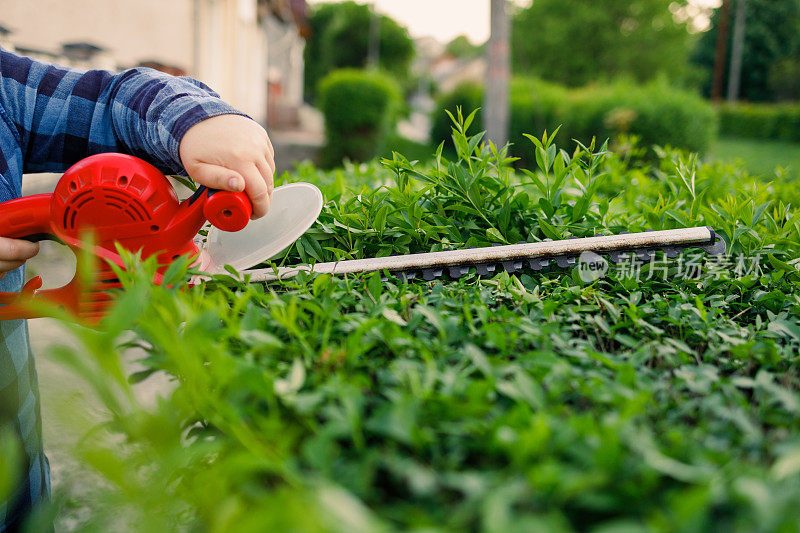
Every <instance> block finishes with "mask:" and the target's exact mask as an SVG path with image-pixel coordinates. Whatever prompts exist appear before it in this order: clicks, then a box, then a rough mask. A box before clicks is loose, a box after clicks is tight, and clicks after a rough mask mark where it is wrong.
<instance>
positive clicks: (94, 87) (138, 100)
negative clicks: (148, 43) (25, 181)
mask: <svg viewBox="0 0 800 533" xmlns="http://www.w3.org/2000/svg"><path fill="white" fill-rule="evenodd" d="M0 105H2V107H3V111H4V112H5V114H6V115H7V116H8V117H10V119H11V120H12V122H13V123H14V125H15V126H16V130H17V131H18V132H19V135H20V138H19V143H20V145H21V148H22V152H23V154H24V170H25V171H26V172H47V171H50V172H60V171H63V170H65V169H66V168H67V167H69V166H70V165H71V164H73V163H75V162H76V161H78V160H80V159H82V158H84V157H87V156H89V155H93V154H96V153H101V152H110V151H119V152H125V153H130V154H133V155H136V156H139V157H142V158H144V159H146V160H148V161H150V162H151V163H153V164H154V165H156V166H157V167H159V168H160V169H161V170H163V171H165V172H180V171H181V170H182V166H181V163H180V156H179V151H178V146H179V144H180V141H181V138H182V137H183V134H184V133H185V132H186V131H187V130H188V129H189V128H190V127H191V126H193V125H194V124H196V123H197V122H199V121H201V120H203V119H206V118H209V117H212V116H216V115H221V114H228V113H232V114H240V113H239V112H238V111H237V110H236V109H235V108H233V107H232V106H230V105H229V104H227V103H225V102H223V101H222V100H221V99H220V98H219V97H218V96H217V95H216V94H215V93H214V92H213V91H211V90H210V89H209V88H208V87H205V86H204V85H202V84H201V83H199V82H197V81H194V80H190V79H189V78H177V77H174V76H170V75H168V74H164V73H161V72H158V71H155V70H152V69H144V68H137V69H131V70H127V71H125V72H122V73H120V74H113V73H110V72H106V71H102V70H91V71H88V72H85V71H80V70H76V69H69V68H64V67H59V66H56V65H50V64H47V63H43V62H41V61H36V60H33V59H30V58H26V57H20V56H17V55H15V54H11V53H9V52H6V51H2V50H0Z"/></svg>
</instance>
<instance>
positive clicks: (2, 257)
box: [0, 237, 39, 278]
mask: <svg viewBox="0 0 800 533" xmlns="http://www.w3.org/2000/svg"><path fill="white" fill-rule="evenodd" d="M38 253H39V243H38V242H28V241H23V240H20V239H9V238H8V237H0V278H2V277H3V276H5V275H6V272H9V271H11V270H14V269H15V268H19V267H21V266H22V265H23V264H24V263H25V261H27V260H28V259H30V258H31V257H33V256H34V255H36V254H38Z"/></svg>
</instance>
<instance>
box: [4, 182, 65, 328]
mask: <svg viewBox="0 0 800 533" xmlns="http://www.w3.org/2000/svg"><path fill="white" fill-rule="evenodd" d="M51 197H52V195H51V194H36V195H33V196H26V197H23V198H16V199H14V200H9V201H7V202H3V208H2V209H0V236H3V237H8V238H11V239H25V240H28V241H31V242H38V241H41V240H43V239H54V240H58V236H57V235H56V234H55V232H54V231H53V227H52V224H51V222H50V218H51V217H50V199H51ZM76 278H77V276H76ZM76 278H75V279H73V280H72V281H71V282H70V283H68V284H67V285H65V286H63V287H60V288H58V289H48V290H44V291H40V290H39V289H40V288H41V286H42V278H40V277H39V276H36V277H35V278H33V279H31V280H29V281H28V282H27V283H26V284H25V286H24V287H23V289H22V291H21V292H0V304H5V305H3V307H0V320H10V319H15V318H34V317H37V316H41V315H39V314H38V313H37V311H36V310H35V309H33V308H31V307H30V305H28V304H26V303H25V302H26V301H27V302H32V301H39V300H41V301H49V302H57V303H59V304H61V305H62V306H64V307H66V308H69V309H72V310H74V311H77V309H78V299H79V294H80V291H79V282H78V281H77V279H76Z"/></svg>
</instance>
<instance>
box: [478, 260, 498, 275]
mask: <svg viewBox="0 0 800 533" xmlns="http://www.w3.org/2000/svg"><path fill="white" fill-rule="evenodd" d="M475 270H476V271H477V273H478V275H479V276H491V275H493V274H494V273H495V272H496V271H497V265H496V264H494V263H478V264H477V265H475Z"/></svg>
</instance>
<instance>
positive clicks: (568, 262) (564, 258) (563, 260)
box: [556, 255, 576, 268]
mask: <svg viewBox="0 0 800 533" xmlns="http://www.w3.org/2000/svg"><path fill="white" fill-rule="evenodd" d="M575 259H576V258H575V257H574V256H572V257H570V256H568V255H561V256H558V257H556V265H558V267H559V268H570V267H571V266H574V265H575Z"/></svg>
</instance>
